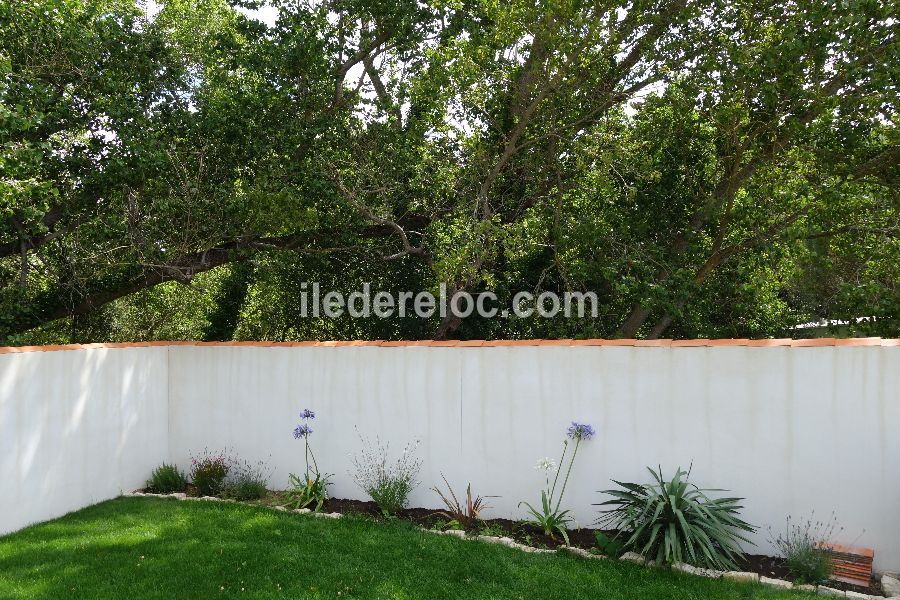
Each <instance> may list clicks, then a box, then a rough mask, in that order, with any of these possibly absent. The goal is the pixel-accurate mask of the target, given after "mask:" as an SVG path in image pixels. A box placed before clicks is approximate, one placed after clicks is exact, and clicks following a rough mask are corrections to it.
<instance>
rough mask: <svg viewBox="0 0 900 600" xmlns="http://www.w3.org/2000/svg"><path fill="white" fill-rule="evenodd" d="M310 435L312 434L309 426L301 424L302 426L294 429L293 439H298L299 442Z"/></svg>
mask: <svg viewBox="0 0 900 600" xmlns="http://www.w3.org/2000/svg"><path fill="white" fill-rule="evenodd" d="M311 433H312V428H311V427H310V426H309V425H306V424H303V425H297V426H296V427H295V428H294V438H295V439H298V440H299V439H300V438H304V437H306V436H308V435H309V434H311Z"/></svg>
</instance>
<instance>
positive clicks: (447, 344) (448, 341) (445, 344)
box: [431, 340, 459, 347]
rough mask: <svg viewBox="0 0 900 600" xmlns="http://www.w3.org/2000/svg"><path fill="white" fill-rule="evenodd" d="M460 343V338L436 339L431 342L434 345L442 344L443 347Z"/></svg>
mask: <svg viewBox="0 0 900 600" xmlns="http://www.w3.org/2000/svg"><path fill="white" fill-rule="evenodd" d="M458 344H459V340H434V341H432V342H431V345H432V346H441V347H454V346H457V345H458Z"/></svg>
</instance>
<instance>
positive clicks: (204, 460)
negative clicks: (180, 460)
mask: <svg viewBox="0 0 900 600" xmlns="http://www.w3.org/2000/svg"><path fill="white" fill-rule="evenodd" d="M230 468H231V461H230V459H229V457H228V456H227V454H226V453H225V452H210V451H208V450H204V451H203V453H202V454H200V455H199V456H196V457H194V456H192V457H191V483H193V484H194V486H196V488H197V493H198V494H199V495H200V496H218V495H219V494H220V493H221V492H222V485H223V484H224V483H225V477H226V476H227V475H228V472H229V470H230Z"/></svg>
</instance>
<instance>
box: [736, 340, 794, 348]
mask: <svg viewBox="0 0 900 600" xmlns="http://www.w3.org/2000/svg"><path fill="white" fill-rule="evenodd" d="M747 345H748V346H793V345H794V340H792V339H790V338H774V339H762V340H748V341H747Z"/></svg>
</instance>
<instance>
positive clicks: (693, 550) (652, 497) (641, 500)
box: [599, 468, 755, 570]
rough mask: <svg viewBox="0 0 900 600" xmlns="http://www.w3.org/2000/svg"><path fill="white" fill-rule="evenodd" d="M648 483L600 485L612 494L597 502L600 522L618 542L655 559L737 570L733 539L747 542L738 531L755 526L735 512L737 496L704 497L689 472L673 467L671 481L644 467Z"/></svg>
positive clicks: (738, 552) (736, 542)
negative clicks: (613, 531)
mask: <svg viewBox="0 0 900 600" xmlns="http://www.w3.org/2000/svg"><path fill="white" fill-rule="evenodd" d="M647 470H648V471H650V474H651V475H652V476H653V479H654V481H653V483H650V484H639V483H623V482H620V481H615V483H616V484H618V485H619V486H620V487H621V488H622V489H616V490H606V491H605V492H604V493H605V494H608V495H610V496H612V497H613V499H612V500H608V501H606V502H602V503H600V504H599V506H604V507H606V506H608V507H611V508H609V509H606V510H603V511H602V516H601V518H600V519H599V523H600V524H604V525H607V526H613V527H615V528H617V529H618V530H619V531H620V532H621V536H622V539H623V542H622V543H623V547H624V549H626V550H631V551H634V552H637V553H638V554H640V555H641V556H644V557H646V558H647V559H649V560H654V561H656V562H657V563H659V564H673V563H679V562H683V563H689V564H691V565H696V566H701V567H711V568H714V569H723V570H738V562H739V561H740V559H741V558H742V557H743V550H741V547H740V545H739V542H745V543H748V544H749V543H750V540H748V539H747V538H746V537H745V536H744V535H743V532H753V531H755V528H754V527H753V526H752V525H750V524H749V523H746V522H745V521H743V520H742V519H741V518H740V517H739V516H738V515H739V513H740V509H741V508H743V507H742V506H741V505H740V501H741V498H710V497H709V496H708V495H707V492H720V491H723V490H702V489H700V488H699V487H697V486H696V485H694V484H692V483H691V482H690V481H689V478H690V471H683V470H681V469H678V470H677V471H676V472H675V475H674V476H673V477H672V479H671V480H669V481H666V480H665V479H664V478H663V474H662V468H660V469H659V470H658V471H654V470H653V469H650V468H648V469H647Z"/></svg>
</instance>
